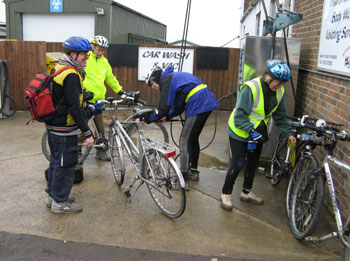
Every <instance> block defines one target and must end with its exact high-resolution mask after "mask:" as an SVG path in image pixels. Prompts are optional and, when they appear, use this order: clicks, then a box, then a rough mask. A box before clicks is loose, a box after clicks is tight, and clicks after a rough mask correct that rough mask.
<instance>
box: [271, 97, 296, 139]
mask: <svg viewBox="0 0 350 261" xmlns="http://www.w3.org/2000/svg"><path fill="white" fill-rule="evenodd" d="M272 118H273V121H274V123H275V124H276V126H277V127H278V128H279V129H280V131H281V133H282V135H283V136H284V137H287V138H288V137H289V136H290V135H291V134H292V126H291V125H290V123H289V121H288V119H287V107H286V102H285V100H284V97H283V99H282V101H281V102H280V104H279V105H278V107H277V109H276V111H275V112H274V113H273V114H272Z"/></svg>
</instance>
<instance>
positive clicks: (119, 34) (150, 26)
mask: <svg viewBox="0 0 350 261" xmlns="http://www.w3.org/2000/svg"><path fill="white" fill-rule="evenodd" d="M111 25H112V27H111V32H112V39H111V42H113V43H128V34H129V33H131V34H134V35H140V36H145V37H152V38H156V39H161V40H165V38H166V26H165V25H162V24H160V23H158V22H157V21H155V20H153V19H151V18H148V17H146V16H143V15H142V14H139V13H134V12H130V11H129V9H124V8H122V7H120V6H117V5H113V7H112V24H111ZM121 25H122V26H121ZM136 43H141V42H136Z"/></svg>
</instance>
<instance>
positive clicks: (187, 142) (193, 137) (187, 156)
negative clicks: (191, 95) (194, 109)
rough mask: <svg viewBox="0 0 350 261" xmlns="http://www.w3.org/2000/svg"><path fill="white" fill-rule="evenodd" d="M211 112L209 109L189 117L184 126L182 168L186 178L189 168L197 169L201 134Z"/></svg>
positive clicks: (181, 141)
mask: <svg viewBox="0 0 350 261" xmlns="http://www.w3.org/2000/svg"><path fill="white" fill-rule="evenodd" d="M210 113H211V111H208V112H204V113H201V114H198V115H195V116H192V117H188V118H187V119H186V121H185V124H184V127H183V128H182V131H181V135H180V169H181V172H182V173H183V176H184V179H185V180H187V179H188V175H187V173H188V171H189V168H190V167H191V168H194V169H196V168H197V166H198V159H199V152H200V147H199V135H200V134H201V132H202V130H203V128H204V125H205V122H206V121H207V119H208V117H209V115H210Z"/></svg>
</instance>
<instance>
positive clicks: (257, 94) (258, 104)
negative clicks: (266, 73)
mask: <svg viewBox="0 0 350 261" xmlns="http://www.w3.org/2000/svg"><path fill="white" fill-rule="evenodd" d="M245 86H248V87H249V88H250V90H251V92H252V94H253V100H254V102H253V106H252V109H251V112H250V114H249V116H248V118H249V121H250V122H251V123H252V124H253V126H254V129H256V128H257V127H258V126H259V125H260V123H261V121H264V122H265V125H266V126H267V128H268V127H269V124H268V123H269V120H270V118H271V115H272V114H273V113H274V112H275V111H276V109H277V107H278V105H279V104H280V102H281V101H282V99H283V96H284V87H283V86H282V87H281V88H280V89H278V90H277V91H276V99H277V105H276V106H275V107H274V108H273V109H272V110H271V112H270V113H269V114H268V115H265V108H264V93H263V89H262V85H261V82H260V77H258V78H255V79H252V80H251V81H248V82H245V83H244V84H243V85H242V86H241V87H240V89H242V88H244V87H245ZM234 113H235V109H234V110H233V112H232V113H231V115H230V118H229V120H228V126H229V127H230V129H231V130H232V131H233V132H234V133H235V134H236V135H237V136H239V137H242V138H248V136H249V133H248V132H246V131H245V130H242V129H239V128H237V127H236V126H235V122H234ZM267 133H268V131H267Z"/></svg>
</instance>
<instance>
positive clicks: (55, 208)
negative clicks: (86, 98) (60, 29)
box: [45, 37, 94, 213]
mask: <svg viewBox="0 0 350 261" xmlns="http://www.w3.org/2000/svg"><path fill="white" fill-rule="evenodd" d="M62 47H63V50H64V55H63V57H62V58H61V59H60V60H59V61H58V63H57V65H56V66H55V70H56V71H57V70H59V69H61V68H63V67H65V66H70V67H71V68H70V69H66V70H64V71H63V72H62V73H60V74H58V75H57V76H55V77H54V78H53V84H52V99H53V102H54V104H55V106H58V105H59V106H58V107H57V110H56V113H55V115H54V117H53V118H52V119H49V120H47V121H45V125H46V129H47V132H48V140H49V146H50V151H51V156H50V166H49V169H48V182H47V189H46V192H47V193H48V198H47V200H46V206H47V207H48V208H50V209H51V211H52V212H53V213H78V212H80V211H82V209H83V208H82V207H81V206H80V205H78V204H77V203H75V202H74V198H73V197H69V195H70V191H71V189H72V186H73V182H74V174H75V166H76V164H77V162H78V134H80V133H81V132H82V133H83V135H84V137H85V145H87V146H89V147H91V146H93V145H94V139H93V137H92V132H91V130H90V128H89V126H88V124H87V122H86V120H85V117H84V114H83V110H82V105H83V89H82V86H83V79H84V77H85V72H84V66H85V65H86V60H87V59H88V58H89V54H88V51H90V50H91V45H90V42H89V40H87V39H85V38H83V37H70V38H68V39H67V40H65V41H64V42H63V44H62Z"/></svg>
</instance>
